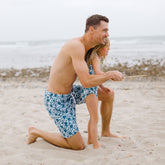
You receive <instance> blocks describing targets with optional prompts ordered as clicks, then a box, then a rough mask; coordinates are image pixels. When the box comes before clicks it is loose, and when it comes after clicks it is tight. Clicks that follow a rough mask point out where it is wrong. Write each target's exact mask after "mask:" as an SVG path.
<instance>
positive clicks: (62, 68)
mask: <svg viewBox="0 0 165 165" xmlns="http://www.w3.org/2000/svg"><path fill="white" fill-rule="evenodd" d="M75 46H76V47H80V49H84V45H83V44H82V42H81V40H80V38H76V39H72V40H70V41H68V42H67V43H66V44H65V45H64V46H63V47H62V49H61V51H60V52H59V54H58V55H57V57H56V59H55V61H54V63H53V66H52V68H51V72H50V77H49V85H48V90H49V91H50V92H53V93H57V94H67V93H70V91H71V89H72V85H73V83H74V81H75V79H76V77H77V75H76V73H75V70H74V67H73V64H72V58H71V55H72V53H74V47H75ZM84 54H85V53H84Z"/></svg>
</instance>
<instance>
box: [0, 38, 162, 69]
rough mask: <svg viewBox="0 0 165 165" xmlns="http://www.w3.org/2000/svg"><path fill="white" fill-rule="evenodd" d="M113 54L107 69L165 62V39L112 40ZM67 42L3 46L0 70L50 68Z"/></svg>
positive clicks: (18, 42) (17, 42)
mask: <svg viewBox="0 0 165 165" xmlns="http://www.w3.org/2000/svg"><path fill="white" fill-rule="evenodd" d="M110 40H111V50H110V51H109V55H108V57H107V58H106V60H105V61H104V65H111V66H112V65H115V64H116V63H119V62H120V63H121V64H122V63H126V62H127V63H128V64H129V65H134V64H137V63H138V60H142V59H143V58H145V59H154V60H156V59H158V60H160V61H161V63H162V64H163V62H165V36H157V37H129V38H126V37H125V38H110ZM65 42H67V40H48V41H16V42H0V69H2V68H16V69H22V68H37V67H47V66H51V65H52V63H53V61H54V59H55V57H56V55H57V54H58V52H59V50H60V48H61V47H62V46H63V44H64V43H65Z"/></svg>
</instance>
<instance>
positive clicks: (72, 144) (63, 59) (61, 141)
mask: <svg viewBox="0 0 165 165" xmlns="http://www.w3.org/2000/svg"><path fill="white" fill-rule="evenodd" d="M108 22H109V20H108V18H106V17H104V16H101V15H93V16H91V17H89V18H88V19H87V21H86V29H85V34H84V35H83V36H82V37H79V38H75V39H71V40H69V41H68V42H67V43H66V44H65V45H64V46H63V47H62V49H61V51H60V52H59V54H58V55H57V57H56V59H55V61H54V63H53V66H52V68H51V72H50V77H49V84H48V88H47V90H46V92H45V105H46V107H47V110H48V112H49V115H50V116H51V117H52V118H53V119H54V122H55V124H56V125H57V127H58V128H59V131H60V132H61V135H59V134H57V133H49V132H46V131H43V130H40V129H38V128H34V127H30V128H29V136H28V142H27V143H28V144H30V143H33V142H35V141H36V139H37V138H38V137H41V138H43V139H44V140H46V141H48V142H49V143H52V144H54V145H56V146H59V147H63V148H69V149H74V150H82V149H84V148H85V145H84V142H83V138H82V136H81V134H80V132H79V130H78V126H77V122H76V112H75V105H76V104H80V103H81V102H83V101H82V100H83V98H82V97H81V96H83V95H81V94H83V90H82V88H81V86H78V87H77V86H73V83H74V81H75V80H76V78H77V76H78V78H79V80H80V82H81V84H82V86H83V87H85V88H90V87H95V86H98V85H100V84H102V83H103V82H105V81H107V80H109V79H112V80H114V81H121V80H122V79H123V75H122V73H120V72H118V71H108V72H105V73H103V74H100V75H90V74H89V69H88V66H87V64H86V62H85V60H84V59H85V54H86V53H87V51H88V50H89V49H90V48H93V47H94V46H96V45H98V44H104V43H105V39H106V38H107V37H108V36H109V34H108ZM113 97H114V93H113V91H111V92H107V93H106V92H104V91H102V90H101V89H100V88H98V99H99V100H101V101H102V103H101V115H102V136H109V137H112V136H115V135H112V134H111V133H110V127H109V125H110V119H111V115H112V106H113ZM91 104H92V102H91Z"/></svg>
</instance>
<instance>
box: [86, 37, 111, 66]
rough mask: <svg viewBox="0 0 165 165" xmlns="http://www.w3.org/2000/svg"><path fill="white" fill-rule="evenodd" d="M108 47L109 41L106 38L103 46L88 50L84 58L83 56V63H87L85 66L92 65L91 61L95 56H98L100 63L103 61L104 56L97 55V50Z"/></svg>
mask: <svg viewBox="0 0 165 165" xmlns="http://www.w3.org/2000/svg"><path fill="white" fill-rule="evenodd" d="M106 46H107V47H109V46H110V41H109V39H108V38H106V41H105V44H100V45H96V46H95V47H94V48H91V49H89V50H88V52H87V54H86V56H85V61H86V62H87V64H91V65H92V61H93V59H94V57H95V56H96V55H98V56H99V58H100V59H101V62H103V60H104V59H105V57H104V56H101V54H99V50H100V49H101V48H104V47H106Z"/></svg>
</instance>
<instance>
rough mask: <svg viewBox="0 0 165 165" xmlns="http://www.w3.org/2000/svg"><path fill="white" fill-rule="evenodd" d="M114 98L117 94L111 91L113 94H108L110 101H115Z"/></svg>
mask: <svg viewBox="0 0 165 165" xmlns="http://www.w3.org/2000/svg"><path fill="white" fill-rule="evenodd" d="M114 96H115V92H114V91H113V90H111V92H109V93H108V94H107V99H108V101H113V100H114Z"/></svg>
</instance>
